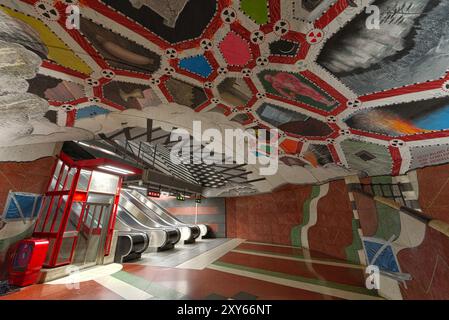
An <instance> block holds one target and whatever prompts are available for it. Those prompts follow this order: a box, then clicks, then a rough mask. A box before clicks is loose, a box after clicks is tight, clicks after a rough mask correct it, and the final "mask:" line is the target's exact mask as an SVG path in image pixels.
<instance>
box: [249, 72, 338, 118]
mask: <svg viewBox="0 0 449 320" xmlns="http://www.w3.org/2000/svg"><path fill="white" fill-rule="evenodd" d="M257 76H258V78H259V80H260V81H261V83H262V85H263V86H264V88H265V90H266V91H267V92H268V93H271V94H273V95H276V96H279V97H282V98H285V99H288V100H292V101H295V102H300V103H305V104H307V105H310V106H312V107H315V108H317V109H321V110H325V111H331V110H333V109H335V108H336V107H337V105H338V102H336V101H335V100H334V99H333V98H331V97H329V95H328V94H327V93H325V91H324V90H322V89H321V88H319V87H318V86H317V85H315V84H313V83H312V82H311V81H309V80H307V79H306V78H305V77H304V76H302V75H301V74H299V73H291V72H285V71H276V70H264V71H262V72H260V73H259V74H258V75H257Z"/></svg>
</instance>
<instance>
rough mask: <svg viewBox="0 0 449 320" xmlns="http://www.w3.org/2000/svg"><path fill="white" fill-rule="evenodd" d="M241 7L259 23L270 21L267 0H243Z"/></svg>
mask: <svg viewBox="0 0 449 320" xmlns="http://www.w3.org/2000/svg"><path fill="white" fill-rule="evenodd" d="M240 9H241V10H242V11H243V13H244V14H246V15H247V16H248V17H250V18H251V19H252V20H253V21H255V22H256V23H258V24H265V23H267V22H268V3H267V0H241V1H240Z"/></svg>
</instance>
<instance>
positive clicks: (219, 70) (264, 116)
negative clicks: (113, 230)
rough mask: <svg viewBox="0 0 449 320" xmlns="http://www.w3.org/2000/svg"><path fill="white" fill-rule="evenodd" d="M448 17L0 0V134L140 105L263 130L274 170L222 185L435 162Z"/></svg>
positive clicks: (179, 120) (113, 118) (115, 120)
mask: <svg viewBox="0 0 449 320" xmlns="http://www.w3.org/2000/svg"><path fill="white" fill-rule="evenodd" d="M71 5H76V6H78V7H79V9H80V10H79V11H80V19H79V20H80V25H79V28H76V27H75V28H72V27H70V28H68V27H67V24H66V23H67V21H68V18H70V16H69V15H70V14H73V10H72V11H71V10H67V8H68V6H71ZM371 6H376V7H377V8H378V9H379V12H380V13H379V16H378V17H375V16H373V15H375V14H376V13H375V12H376V11H370V10H367V8H369V7H371ZM367 12H368V13H367ZM373 12H374V13H373ZM448 15H449V3H448V2H447V1H439V0H413V1H411V0H313V1H312V0H298V1H283V0H166V1H159V0H121V1H115V0H114V1H113V0H89V1H86V0H70V1H69V0H39V1H38V0H0V47H1V50H0V59H1V64H0V83H1V84H2V86H1V87H0V147H5V146H16V145H25V144H31V143H44V142H56V141H65V140H83V139H84V140H88V139H94V138H95V137H98V134H100V133H108V132H113V131H114V130H118V129H120V128H123V127H126V126H130V127H131V126H135V127H139V126H140V124H141V123H144V122H145V121H144V120H146V119H153V120H154V121H158V122H159V123H161V124H163V125H164V126H165V127H166V129H168V130H169V129H171V128H174V127H176V128H181V127H183V128H186V129H188V130H190V129H191V128H192V122H193V120H201V121H203V122H204V126H205V127H214V128H219V129H220V130H221V129H223V128H227V127H231V128H259V129H262V128H276V129H278V130H279V137H278V139H279V145H280V157H279V158H280V161H279V170H278V172H277V174H275V175H274V176H266V177H265V180H261V179H260V178H261V176H259V175H258V174H257V170H252V173H251V174H250V175H249V176H248V180H251V181H256V182H253V183H249V184H248V185H246V186H244V188H241V187H237V186H234V187H235V188H237V189H245V190H250V189H251V190H253V191H254V190H255V192H267V191H270V190H272V189H274V188H276V187H278V186H280V185H282V184H285V183H297V184H303V183H304V184H305V183H321V182H324V181H328V180H332V179H336V178H341V177H344V176H347V175H351V174H359V175H361V176H373V175H384V174H389V175H398V174H402V173H405V172H407V171H409V170H411V169H414V168H420V167H424V166H430V165H435V164H441V163H447V162H449V147H448V146H449V120H448V119H449V117H448V115H449V75H448V73H447V69H448V68H447V66H448V65H449V29H448V28H447V17H448ZM376 23H378V24H377V25H376ZM164 130H165V129H164ZM251 166H252V165H248V167H250V168H251ZM254 166H255V165H254ZM228 189H229V188H228ZM228 189H226V190H228ZM226 190H225V191H223V190H222V191H223V192H221V191H220V192H218V191H217V192H215V193H214V194H226V192H227V191H226ZM229 190H230V189H229ZM229 190H228V191H229Z"/></svg>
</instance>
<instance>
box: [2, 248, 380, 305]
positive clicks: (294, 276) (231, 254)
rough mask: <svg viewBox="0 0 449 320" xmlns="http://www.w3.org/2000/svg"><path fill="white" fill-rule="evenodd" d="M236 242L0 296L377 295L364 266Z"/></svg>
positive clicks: (240, 297) (244, 297)
mask: <svg viewBox="0 0 449 320" xmlns="http://www.w3.org/2000/svg"><path fill="white" fill-rule="evenodd" d="M242 242H243V240H238V239H233V240H229V241H217V243H215V244H212V243H209V244H205V245H203V246H202V247H203V250H196V256H192V255H191V254H185V253H184V254H183V255H182V256H183V257H182V258H181V257H180V258H179V259H177V258H175V256H171V257H170V258H169V259H168V260H170V261H169V262H168V264H170V266H160V265H159V266H156V265H155V264H161V263H160V261H159V262H158V261H157V259H147V260H145V259H143V260H142V261H140V262H139V263H132V264H125V265H124V266H123V269H122V270H120V271H118V272H116V273H113V274H110V275H105V276H100V277H98V278H95V279H92V280H88V281H85V282H81V283H79V284H77V285H73V284H70V283H69V284H68V285H61V284H44V285H35V286H31V287H27V288H24V289H22V290H21V291H20V292H17V293H14V294H11V295H9V296H6V297H2V298H0V299H102V300H106V299H132V300H139V299H236V300H252V299H319V300H321V299H326V300H333V299H378V296H377V295H376V292H373V291H368V290H367V289H365V287H364V284H365V279H364V270H363V269H362V268H360V267H359V266H357V265H352V264H348V263H345V262H342V261H337V260H334V259H329V258H328V257H325V256H324V255H322V254H316V253H310V252H304V251H302V250H300V249H297V248H292V247H288V246H275V245H267V244H260V243H252V242H243V243H242ZM152 257H153V258H154V255H153V256H152ZM147 258H148V256H147ZM161 261H162V260H161ZM86 279H88V278H87V277H86Z"/></svg>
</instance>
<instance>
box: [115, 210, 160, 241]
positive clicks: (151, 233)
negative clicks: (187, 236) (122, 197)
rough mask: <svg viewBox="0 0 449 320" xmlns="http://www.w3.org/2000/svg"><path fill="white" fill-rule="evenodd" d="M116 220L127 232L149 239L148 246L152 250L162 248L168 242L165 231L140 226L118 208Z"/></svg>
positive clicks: (124, 211)
mask: <svg viewBox="0 0 449 320" xmlns="http://www.w3.org/2000/svg"><path fill="white" fill-rule="evenodd" d="M117 220H118V221H120V223H122V224H123V225H124V226H125V227H126V228H127V229H129V230H127V231H133V232H144V233H146V234H147V235H148V238H149V246H150V247H152V248H158V247H160V246H163V245H164V244H165V243H166V242H167V241H168V233H167V230H164V229H157V228H150V227H147V226H144V225H142V224H140V223H139V221H137V220H136V219H135V218H134V217H133V216H132V215H130V214H129V213H128V212H127V211H126V210H125V209H124V208H123V207H120V206H119V208H118V210H117Z"/></svg>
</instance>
